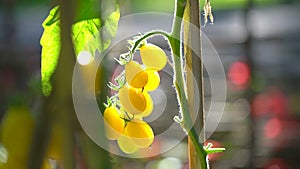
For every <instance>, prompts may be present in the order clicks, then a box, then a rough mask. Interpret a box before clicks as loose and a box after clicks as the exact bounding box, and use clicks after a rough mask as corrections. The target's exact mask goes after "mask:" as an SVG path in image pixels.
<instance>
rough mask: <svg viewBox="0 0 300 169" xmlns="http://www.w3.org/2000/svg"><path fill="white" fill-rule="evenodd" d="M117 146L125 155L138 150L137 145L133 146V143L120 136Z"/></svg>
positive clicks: (129, 139) (124, 136) (127, 138)
mask: <svg viewBox="0 0 300 169" xmlns="http://www.w3.org/2000/svg"><path fill="white" fill-rule="evenodd" d="M117 142H118V145H119V148H120V149H121V150H122V151H123V152H124V153H127V154H131V153H134V152H136V151H137V150H138V149H139V148H138V147H137V145H136V144H135V142H134V141H133V140H132V139H131V138H129V137H127V136H126V135H122V136H121V137H119V138H118V141H117Z"/></svg>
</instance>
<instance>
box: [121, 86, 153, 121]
mask: <svg viewBox="0 0 300 169" xmlns="http://www.w3.org/2000/svg"><path fill="white" fill-rule="evenodd" d="M118 95H119V100H120V103H121V105H122V107H123V108H124V110H125V111H126V112H128V113H131V114H133V115H141V114H149V113H151V112H152V110H153V102H152V99H151V96H150V95H149V94H148V93H147V92H146V91H142V90H141V89H136V88H133V87H131V86H127V85H124V86H123V87H122V88H121V89H120V90H119V93H118Z"/></svg>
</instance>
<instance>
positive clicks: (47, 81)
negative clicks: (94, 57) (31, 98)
mask: <svg viewBox="0 0 300 169" xmlns="http://www.w3.org/2000/svg"><path fill="white" fill-rule="evenodd" d="M89 1H90V3H89V5H90V6H93V5H92V3H93V1H95V0H89ZM112 2H114V1H112ZM110 5H113V6H112V7H110V8H107V9H113V10H110V13H109V15H107V9H105V8H104V9H105V10H104V11H105V13H103V17H101V19H102V21H101V20H100V19H99V17H97V16H95V10H96V9H95V10H93V11H94V12H91V13H87V14H85V15H83V14H82V13H84V12H83V11H86V8H87V5H85V6H86V7H84V8H82V10H81V11H79V12H78V16H77V20H79V21H78V22H75V23H74V24H73V25H72V32H71V35H72V39H73V45H74V50H75V54H76V55H77V54H78V53H79V52H80V51H82V50H88V51H90V52H91V53H92V54H94V53H95V51H96V50H98V52H102V51H104V50H106V49H107V48H108V46H109V45H110V43H111V38H113V37H114V36H115V34H116V31H117V26H118V21H119V18H120V11H119V8H118V6H117V5H116V4H115V3H113V4H110ZM101 13H102V12H101ZM99 16H100V14H99ZM92 17H93V18H92ZM84 18H89V19H84ZM59 23H60V17H59V7H58V6H57V7H54V8H53V9H52V10H51V11H50V14H49V16H48V17H47V18H46V19H45V21H44V22H43V28H44V33H43V35H42V37H41V40H40V43H41V46H42V54H41V58H42V63H41V77H42V92H43V94H44V95H45V96H49V95H50V94H51V91H52V85H51V77H52V75H53V73H54V71H55V69H56V66H57V62H58V58H59V54H60V47H61V46H60V27H59Z"/></svg>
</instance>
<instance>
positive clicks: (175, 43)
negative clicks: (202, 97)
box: [130, 0, 208, 169]
mask: <svg viewBox="0 0 300 169" xmlns="http://www.w3.org/2000/svg"><path fill="white" fill-rule="evenodd" d="M185 7H186V0H177V1H176V11H175V16H174V22H173V27H172V32H171V33H170V34H168V33H167V32H164V31H159V30H158V31H151V32H148V33H146V34H144V35H143V36H142V37H141V38H139V39H138V40H137V41H136V42H135V43H134V45H133V46H132V48H131V49H130V52H131V53H134V52H135V51H136V49H137V48H138V47H139V45H140V43H142V41H143V40H145V39H147V38H149V37H151V36H154V35H163V36H164V37H166V38H167V39H168V41H169V43H170V46H171V50H172V54H173V55H172V59H173V63H174V66H173V71H174V81H173V83H174V85H175V89H176V94H177V99H178V102H179V103H180V107H179V108H180V112H181V115H182V116H181V125H182V127H183V128H184V129H185V130H186V131H187V134H188V135H189V137H190V138H191V140H192V143H193V144H194V146H195V149H196V151H197V154H198V156H199V159H200V164H201V169H208V162H207V158H206V157H207V153H206V151H205V150H204V148H203V144H202V143H200V142H199V136H198V134H197V132H196V130H195V128H194V126H193V121H192V118H191V116H190V112H189V106H188V100H187V95H186V92H185V80H184V75H183V72H182V70H183V62H182V60H183V56H182V54H181V41H180V40H181V31H182V29H181V25H182V18H183V13H184V9H185Z"/></svg>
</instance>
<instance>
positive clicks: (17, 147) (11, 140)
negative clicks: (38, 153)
mask: <svg viewBox="0 0 300 169" xmlns="http://www.w3.org/2000/svg"><path fill="white" fill-rule="evenodd" d="M34 127H35V122H34V119H33V117H32V115H31V113H30V111H29V109H28V107H25V106H21V107H12V108H9V109H8V111H7V112H6V114H5V115H4V117H3V119H2V122H1V129H0V133H1V134H0V135H1V143H2V144H3V146H4V147H5V148H6V151H7V153H8V159H7V163H6V164H5V166H6V167H5V168H7V169H10V166H12V168H13V166H14V165H17V164H20V165H21V166H27V161H28V154H29V151H30V146H31V142H32V135H33V131H34ZM14 167H19V166H14ZM14 169H19V168H14Z"/></svg>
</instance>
